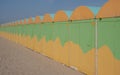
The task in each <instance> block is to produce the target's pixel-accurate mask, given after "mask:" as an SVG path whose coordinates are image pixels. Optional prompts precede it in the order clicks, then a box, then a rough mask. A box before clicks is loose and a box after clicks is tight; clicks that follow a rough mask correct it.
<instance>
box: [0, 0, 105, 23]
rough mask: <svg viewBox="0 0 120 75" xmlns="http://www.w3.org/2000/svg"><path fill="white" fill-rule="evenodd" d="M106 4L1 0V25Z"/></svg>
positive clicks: (93, 0)
mask: <svg viewBox="0 0 120 75" xmlns="http://www.w3.org/2000/svg"><path fill="white" fill-rule="evenodd" d="M105 2H107V0H0V24H3V23H6V22H12V21H16V20H19V19H24V18H28V17H34V16H36V15H41V16H42V15H44V14H45V13H50V14H53V13H55V12H56V11H58V10H69V11H72V10H74V9H75V8H76V7H78V6H82V5H84V6H95V7H101V6H102V5H103V4H104V3H105Z"/></svg>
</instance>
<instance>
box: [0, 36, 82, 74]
mask: <svg viewBox="0 0 120 75" xmlns="http://www.w3.org/2000/svg"><path fill="white" fill-rule="evenodd" d="M0 75H84V74H82V73H80V72H78V71H75V70H73V69H71V68H69V67H66V66H64V65H62V64H60V63H58V62H56V61H54V60H52V59H49V58H47V57H45V56H43V55H41V54H39V53H36V52H34V51H32V50H30V49H27V48H25V47H24V46H22V45H20V44H16V43H15V42H12V41H9V40H7V39H5V38H2V37H0Z"/></svg>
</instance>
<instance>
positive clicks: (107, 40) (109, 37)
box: [0, 18, 120, 60]
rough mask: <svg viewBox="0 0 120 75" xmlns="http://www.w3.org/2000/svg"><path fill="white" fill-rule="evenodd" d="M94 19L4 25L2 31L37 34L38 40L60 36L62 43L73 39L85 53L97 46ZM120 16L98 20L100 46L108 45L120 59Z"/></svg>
mask: <svg viewBox="0 0 120 75" xmlns="http://www.w3.org/2000/svg"><path fill="white" fill-rule="evenodd" d="M93 22H94V20H83V21H72V22H55V23H43V24H30V25H18V26H10V27H2V28H0V31H5V32H10V33H13V34H19V35H24V36H26V35H30V37H31V38H33V37H34V36H37V38H38V40H40V39H41V38H42V37H44V36H45V37H46V40H47V41H49V40H55V39H56V38H59V39H60V40H61V44H62V45H63V46H64V44H65V43H66V42H68V41H72V42H73V43H75V44H79V46H80V47H81V49H82V50H83V52H84V53H86V52H88V51H89V50H91V49H92V48H94V46H95V25H93ZM119 32H120V18H106V19H102V20H98V47H99V48H100V47H102V46H103V45H107V46H108V47H109V48H110V49H111V51H112V53H113V55H114V57H115V58H116V59H119V60H120V54H119V53H120V50H119V49H120V46H119V45H120V40H119V38H120V34H119Z"/></svg>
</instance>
